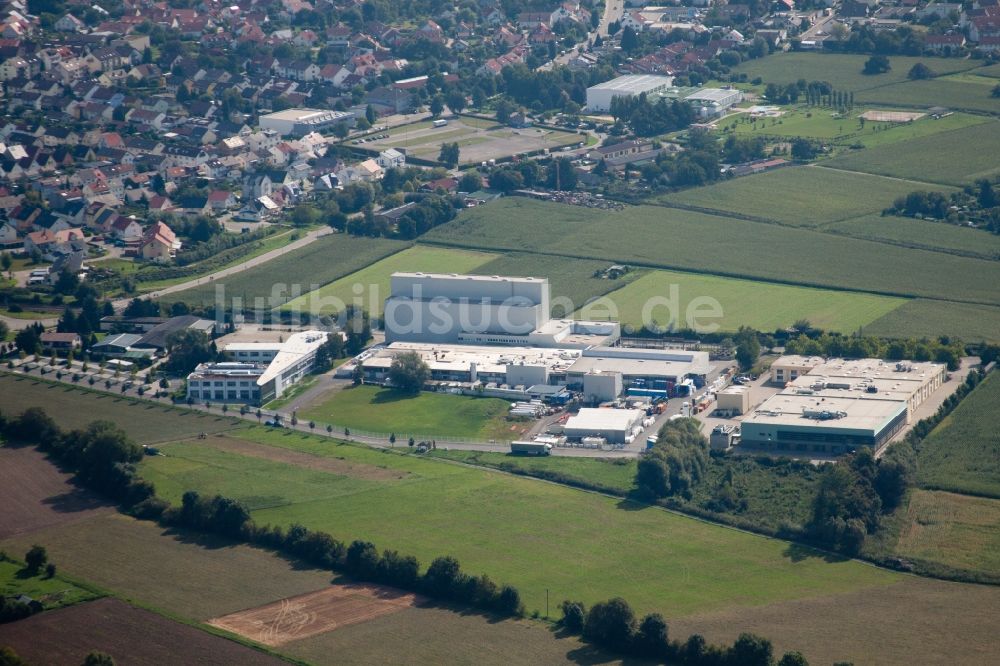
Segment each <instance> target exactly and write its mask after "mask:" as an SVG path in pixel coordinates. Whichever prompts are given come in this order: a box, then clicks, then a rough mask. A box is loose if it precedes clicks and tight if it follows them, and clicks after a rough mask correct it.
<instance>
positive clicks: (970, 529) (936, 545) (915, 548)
mask: <svg viewBox="0 0 1000 666" xmlns="http://www.w3.org/2000/svg"><path fill="white" fill-rule="evenodd" d="M896 552H897V553H898V554H899V556H900V557H902V558H904V559H910V560H913V559H918V560H924V561H929V562H939V563H942V564H946V565H948V566H950V567H954V568H958V569H967V570H970V571H980V572H983V573H986V574H988V575H990V576H993V577H994V578H995V579H997V580H1000V500H996V499H989V498H985V497H970V496H968V495H956V494H955V493H949V492H943V491H931V490H920V489H917V490H914V491H913V492H912V494H911V497H910V504H909V507H908V508H907V525H906V526H905V527H904V528H903V529H902V531H901V533H900V536H899V541H898V542H897V544H896Z"/></svg>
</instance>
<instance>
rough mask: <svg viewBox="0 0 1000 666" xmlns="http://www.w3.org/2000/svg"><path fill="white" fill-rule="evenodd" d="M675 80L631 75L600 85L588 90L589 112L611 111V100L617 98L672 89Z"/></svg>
mask: <svg viewBox="0 0 1000 666" xmlns="http://www.w3.org/2000/svg"><path fill="white" fill-rule="evenodd" d="M671 83H673V79H672V78H671V77H669V76H654V75H651V74H629V75H626V76H619V77H618V78H616V79H611V80H610V81H605V82H604V83H598V84H597V85H596V86H590V87H589V88H587V110H588V111H610V110H611V100H612V99H614V98H615V97H638V96H639V95H642V94H643V93H645V94H647V95H652V94H654V93H656V92H658V91H660V90H663V89H666V88H669V87H670V84H671Z"/></svg>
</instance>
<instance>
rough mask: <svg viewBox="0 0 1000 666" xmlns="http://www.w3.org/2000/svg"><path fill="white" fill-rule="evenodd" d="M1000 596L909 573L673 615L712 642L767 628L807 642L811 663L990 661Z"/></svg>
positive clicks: (777, 646)
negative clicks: (757, 603)
mask: <svg viewBox="0 0 1000 666" xmlns="http://www.w3.org/2000/svg"><path fill="white" fill-rule="evenodd" d="M997 604H1000V590H998V589H997V588H996V587H993V586H985V585H968V584H961V583H948V582H942V581H937V580H929V579H923V578H918V577H915V576H907V577H905V578H904V579H903V580H902V581H901V582H899V583H896V584H895V585H889V586H886V587H882V588H880V589H879V590H878V592H877V593H874V594H873V593H871V592H869V591H864V590H859V591H848V590H844V591H843V593H841V594H833V595H826V596H816V597H813V598H809V599H800V600H795V601H788V602H783V603H776V604H771V605H769V606H766V607H764V608H760V609H756V610H755V611H754V612H753V613H746V612H745V611H738V610H732V611H721V612H715V613H704V614H699V615H696V616H690V617H683V618H670V619H669V623H670V632H671V635H673V636H686V635H689V634H691V633H695V632H697V633H701V634H703V635H704V636H705V638H706V639H707V640H708V641H709V642H712V643H723V642H732V641H733V640H734V639H735V638H736V637H737V636H738V635H739V634H740V633H741V632H743V631H750V632H754V633H757V634H759V635H762V636H765V635H766V636H768V637H770V638H771V639H772V640H773V641H774V652H775V654H782V653H783V652H785V651H787V650H801V651H802V652H803V654H804V655H805V657H806V658H807V659H808V660H809V663H810V664H832V663H836V662H853V663H855V664H898V665H899V666H904V665H910V664H918V663H919V664H940V663H954V664H988V663H996V661H997V660H998V659H1000V647H998V645H997V642H996V641H995V640H994V638H993V637H994V635H995V633H996V631H995V629H996V608H997ZM818 627H822V631H817V628H818ZM873 627H877V630H873Z"/></svg>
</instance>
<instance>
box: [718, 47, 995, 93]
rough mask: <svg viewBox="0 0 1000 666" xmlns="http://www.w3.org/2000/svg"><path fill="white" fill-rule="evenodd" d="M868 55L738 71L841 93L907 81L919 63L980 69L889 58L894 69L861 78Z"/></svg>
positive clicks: (794, 55)
mask: <svg viewBox="0 0 1000 666" xmlns="http://www.w3.org/2000/svg"><path fill="white" fill-rule="evenodd" d="M867 59H868V56H866V55H854V54H833V53H808V52H802V51H799V52H790V53H778V54H775V55H772V56H768V57H766V58H759V59H757V60H748V61H746V62H744V63H742V64H741V65H740V66H739V67H736V71H737V72H739V73H745V74H746V75H747V76H748V77H750V78H751V79H753V78H755V77H758V76H759V77H761V78H762V79H764V83H794V82H795V81H798V80H799V79H805V80H806V81H828V82H829V83H831V84H832V85H833V87H834V88H836V89H838V90H845V91H852V90H853V91H858V90H867V89H869V88H877V87H880V86H885V85H887V84H890V83H898V82H905V81H907V78H906V74H907V72H909V71H910V68H911V67H913V65H915V64H916V63H918V62H922V63H924V64H925V65H927V66H928V67H930V68H931V69H932V70H933V71H934V72H936V73H937V74H949V73H953V72H963V71H967V70H970V69H973V68H975V67H978V66H980V65H981V64H982V63H981V62H979V61H975V60H960V59H958V58H931V57H922V56H921V57H903V56H892V57H891V58H889V61H890V64H891V65H892V69H891V70H890V71H889V72H887V73H885V74H879V75H877V76H867V75H865V74H862V73H861V72H862V69H864V66H865V60H867Z"/></svg>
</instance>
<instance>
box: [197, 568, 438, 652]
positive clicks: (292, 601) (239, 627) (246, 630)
mask: <svg viewBox="0 0 1000 666" xmlns="http://www.w3.org/2000/svg"><path fill="white" fill-rule="evenodd" d="M418 603H420V598H419V597H417V596H416V595H414V594H409V593H406V592H403V591H401V590H396V589H393V588H391V587H384V586H381V585H363V584H359V583H348V584H344V585H334V586H332V587H328V588H326V589H323V590H318V591H316V592H308V593H306V594H302V595H299V596H297V597H291V598H288V599H280V600H278V601H275V602H274V603H270V604H267V605H265V606H258V607H257V608H251V609H249V610H245V611H240V612H238V613H231V614H229V615H226V616H223V617H217V618H214V619H211V620H209V621H208V624H210V625H212V626H213V627H218V628H219V629H225V630H226V631H230V632H232V633H234V634H238V635H240V636H243V637H244V638H249V639H250V640H252V641H256V642H257V643H261V644H263V645H269V646H277V645H284V644H285V643H288V642H289V641H294V640H299V639H302V638H309V637H310V636H315V635H316V634H322V633H326V632H327V631H333V630H334V629H337V628H339V627H344V626H347V625H351V624H358V623H361V622H368V621H369V620H373V619H375V618H377V617H382V616H383V615H389V614H391V613H398V612H399V611H401V610H404V609H406V608H412V607H413V606H415V605H417V604H418Z"/></svg>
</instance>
